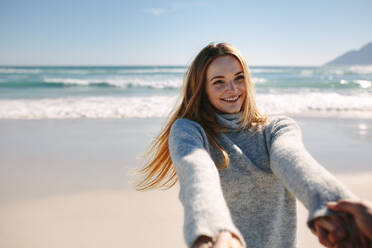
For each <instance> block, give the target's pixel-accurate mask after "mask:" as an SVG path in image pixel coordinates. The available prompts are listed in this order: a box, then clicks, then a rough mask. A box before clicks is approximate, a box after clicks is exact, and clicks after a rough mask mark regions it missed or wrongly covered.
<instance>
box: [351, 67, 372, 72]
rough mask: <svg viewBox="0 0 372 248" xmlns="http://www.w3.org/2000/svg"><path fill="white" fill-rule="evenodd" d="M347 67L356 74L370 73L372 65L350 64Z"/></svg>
mask: <svg viewBox="0 0 372 248" xmlns="http://www.w3.org/2000/svg"><path fill="white" fill-rule="evenodd" d="M349 69H350V71H351V72H353V73H356V74H372V65H364V66H351V67H350V68H349Z"/></svg>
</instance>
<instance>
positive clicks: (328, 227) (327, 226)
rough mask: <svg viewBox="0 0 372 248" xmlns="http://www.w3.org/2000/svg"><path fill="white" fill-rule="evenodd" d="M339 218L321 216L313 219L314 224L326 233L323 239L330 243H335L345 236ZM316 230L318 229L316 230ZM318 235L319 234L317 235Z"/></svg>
mask: <svg viewBox="0 0 372 248" xmlns="http://www.w3.org/2000/svg"><path fill="white" fill-rule="evenodd" d="M339 221H340V220H339V219H338V218H337V217H334V216H330V217H322V218H318V219H316V220H315V222H314V224H315V225H316V226H317V227H318V229H319V228H321V229H322V230H324V232H325V233H326V237H325V239H326V240H327V241H328V242H329V243H330V244H335V243H337V242H338V241H340V240H343V239H345V238H346V232H345V231H344V229H343V228H342V226H341V224H340V222H339ZM317 232H318V231H317ZM317 236H318V233H317ZM318 237H319V236H318Z"/></svg>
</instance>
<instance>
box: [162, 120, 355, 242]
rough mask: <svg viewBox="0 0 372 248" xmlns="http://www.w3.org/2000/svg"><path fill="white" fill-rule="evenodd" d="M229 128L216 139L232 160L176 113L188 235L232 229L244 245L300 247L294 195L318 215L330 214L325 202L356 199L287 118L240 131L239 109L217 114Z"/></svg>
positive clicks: (173, 150) (175, 156)
mask: <svg viewBox="0 0 372 248" xmlns="http://www.w3.org/2000/svg"><path fill="white" fill-rule="evenodd" d="M216 117H217V120H218V122H219V123H220V124H221V125H223V126H224V127H225V128H226V131H225V132H224V133H222V134H221V135H220V136H218V137H217V141H218V143H219V144H220V145H221V146H222V147H223V148H224V149H225V151H226V152H227V153H228V155H229V158H230V163H229V166H228V167H227V168H224V169H217V167H216V164H221V159H222V158H223V156H222V155H221V154H220V153H219V151H218V150H217V149H216V148H215V147H214V146H212V145H210V144H209V142H208V139H207V136H206V134H205V132H204V130H203V128H202V127H201V126H200V125H199V124H198V123H197V122H194V121H191V120H188V119H178V120H176V121H175V122H174V124H173V125H172V128H171V132H170V136H169V149H170V154H171V158H172V161H173V164H174V166H175V168H176V172H177V176H178V179H179V183H180V192H179V199H180V201H181V203H182V204H183V207H184V230H183V231H184V237H185V241H186V244H187V246H188V247H191V246H192V244H193V243H194V242H195V240H196V239H197V238H198V236H200V235H206V236H209V237H212V238H213V237H216V236H217V235H218V233H219V232H220V231H222V230H229V231H231V232H232V233H234V234H235V235H236V236H237V237H239V239H240V240H241V242H242V243H243V246H244V247H271V248H273V247H296V200H295V198H298V199H299V200H300V201H301V202H302V203H303V204H304V205H305V207H306V208H307V209H308V210H309V218H308V221H309V222H310V221H311V220H313V219H314V218H317V217H320V216H326V215H330V214H332V213H331V212H329V211H328V210H327V206H326V203H327V202H329V201H337V200H339V199H342V198H356V197H355V196H354V195H353V194H352V193H351V192H350V191H349V190H348V189H346V188H345V187H344V185H342V184H341V183H340V182H339V181H337V179H336V178H335V177H334V176H332V175H331V174H330V173H329V172H328V171H326V170H325V169H324V168H323V167H322V166H320V165H319V164H318V163H317V162H316V161H315V160H314V159H313V158H312V156H311V155H310V154H309V153H308V152H307V150H306V149H305V147H304V145H303V143H302V137H301V130H300V128H299V126H298V125H297V123H296V122H295V121H294V120H293V119H291V118H289V117H286V116H276V117H271V118H270V119H269V123H268V124H267V125H266V126H260V127H259V128H258V129H257V130H255V131H251V130H245V129H244V130H242V129H239V122H240V119H241V115H240V114H223V115H216Z"/></svg>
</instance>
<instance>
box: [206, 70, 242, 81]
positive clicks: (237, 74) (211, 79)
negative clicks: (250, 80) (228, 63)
mask: <svg viewBox="0 0 372 248" xmlns="http://www.w3.org/2000/svg"><path fill="white" fill-rule="evenodd" d="M240 73H243V72H242V71H239V72H237V73H235V74H234V76H236V75H238V74H240ZM215 78H224V76H215V77H212V78H211V80H210V81H212V80H213V79H215Z"/></svg>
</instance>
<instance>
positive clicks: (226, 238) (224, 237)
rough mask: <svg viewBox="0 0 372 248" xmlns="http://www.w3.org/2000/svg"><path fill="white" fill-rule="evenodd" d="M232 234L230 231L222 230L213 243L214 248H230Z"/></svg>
mask: <svg viewBox="0 0 372 248" xmlns="http://www.w3.org/2000/svg"><path fill="white" fill-rule="evenodd" d="M231 240H232V236H231V233H230V232H228V231H223V232H220V233H219V234H218V236H217V240H216V242H215V243H214V245H213V248H230V246H231Z"/></svg>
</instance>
